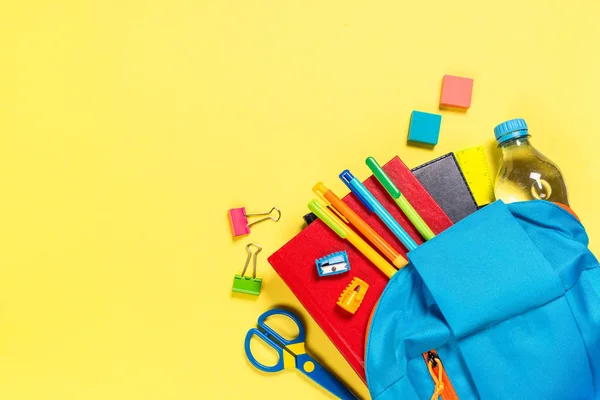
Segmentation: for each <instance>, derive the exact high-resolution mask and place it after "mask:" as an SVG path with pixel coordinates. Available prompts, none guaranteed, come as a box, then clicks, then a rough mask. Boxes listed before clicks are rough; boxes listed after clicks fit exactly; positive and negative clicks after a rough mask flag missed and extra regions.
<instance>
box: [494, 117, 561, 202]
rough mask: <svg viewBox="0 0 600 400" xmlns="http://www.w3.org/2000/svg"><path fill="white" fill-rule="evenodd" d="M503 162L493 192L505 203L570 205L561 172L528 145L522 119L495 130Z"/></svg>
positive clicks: (501, 125) (527, 135) (527, 137)
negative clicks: (536, 201)
mask: <svg viewBox="0 0 600 400" xmlns="http://www.w3.org/2000/svg"><path fill="white" fill-rule="evenodd" d="M494 133H495V134H496V140H497V141H498V147H500V149H501V150H502V161H501V162H500V167H499V169H498V175H497V177H496V184H495V187H494V191H495V194H496V198H498V199H501V200H502V201H504V202H505V203H512V202H515V201H524V200H535V199H537V200H548V201H553V202H556V203H561V204H564V205H566V206H568V205H569V199H568V196H567V186H566V185H565V181H564V179H563V176H562V174H561V172H560V169H559V168H558V166H556V164H554V163H553V162H552V161H550V159H548V158H547V157H546V156H544V155H543V154H542V153H540V152H539V151H538V150H536V149H534V148H533V146H532V145H531V143H530V142H529V128H528V127H527V124H526V123H525V120H523V119H521V118H518V119H513V120H510V121H506V122H504V123H502V124H500V125H498V126H497V127H496V128H495V129H494Z"/></svg>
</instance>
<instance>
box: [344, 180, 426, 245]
mask: <svg viewBox="0 0 600 400" xmlns="http://www.w3.org/2000/svg"><path fill="white" fill-rule="evenodd" d="M340 179H341V180H342V182H344V183H345V184H346V186H348V188H349V189H350V190H351V191H352V193H354V195H356V197H358V199H359V200H360V201H361V202H362V203H363V204H364V205H365V206H366V207H367V208H368V209H369V211H371V212H374V213H375V214H376V215H377V216H378V217H379V219H381V220H382V221H383V223H384V224H385V225H386V226H387V227H388V228H389V229H390V230H391V231H392V233H393V234H394V235H396V237H397V238H398V239H399V240H400V241H401V242H402V244H403V245H404V246H406V248H407V249H408V251H411V250H414V249H416V248H417V243H416V242H415V241H414V240H413V238H411V237H410V235H409V234H408V233H407V232H406V231H405V230H404V228H402V227H401V226H400V224H399V223H398V222H397V221H396V220H395V219H394V217H392V216H391V215H390V213H389V212H388V211H387V210H386V209H385V208H384V207H383V206H382V205H381V203H380V202H379V201H377V199H376V198H375V196H373V195H372V194H371V192H369V190H368V189H367V188H366V187H365V186H364V185H363V184H362V182H361V181H359V180H358V179H356V178H355V177H354V175H352V173H350V171H349V170H345V171H344V172H342V173H341V174H340Z"/></svg>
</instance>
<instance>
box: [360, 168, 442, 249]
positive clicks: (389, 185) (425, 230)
mask: <svg viewBox="0 0 600 400" xmlns="http://www.w3.org/2000/svg"><path fill="white" fill-rule="evenodd" d="M366 163H367V166H368V167H369V169H370V170H371V172H372V173H373V175H374V176H375V178H377V180H378V181H379V183H381V186H383V187H384V189H385V190H386V191H387V192H388V193H389V195H390V196H392V199H394V201H395V202H396V204H398V207H400V209H401V210H402V212H403V213H404V215H406V216H407V217H408V219H409V220H410V222H412V224H413V225H414V226H415V228H417V230H418V231H419V233H420V234H421V236H423V238H424V239H425V240H429V239H431V238H432V237H434V236H435V234H434V233H433V232H432V231H431V229H430V228H429V227H428V226H427V224H426V223H425V221H423V218H421V216H420V215H419V214H417V212H416V211H415V209H414V208H413V206H412V205H411V204H410V203H409V202H408V200H406V197H404V196H402V193H401V192H400V190H398V187H397V186H396V185H394V182H392V180H391V179H390V177H389V176H387V174H386V173H385V171H384V170H383V169H382V168H381V166H380V165H379V164H378V163H377V161H376V160H375V159H374V158H373V157H369V158H367V161H366Z"/></svg>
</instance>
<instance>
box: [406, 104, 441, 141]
mask: <svg viewBox="0 0 600 400" xmlns="http://www.w3.org/2000/svg"><path fill="white" fill-rule="evenodd" d="M441 125H442V116H441V115H439V114H430V113H426V112H422V111H413V112H412V115H411V117H410V128H409V129H408V141H409V142H413V143H421V144H425V145H429V146H435V145H436V144H437V142H438V138H439V136H440V127H441Z"/></svg>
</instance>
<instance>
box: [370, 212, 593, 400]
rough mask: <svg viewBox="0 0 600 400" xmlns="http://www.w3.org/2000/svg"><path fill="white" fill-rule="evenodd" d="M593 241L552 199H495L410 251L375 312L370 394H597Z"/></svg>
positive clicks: (511, 397)
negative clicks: (523, 200)
mask: <svg viewBox="0 0 600 400" xmlns="http://www.w3.org/2000/svg"><path fill="white" fill-rule="evenodd" d="M587 245H588V237H587V235H586V233H585V230H584V228H583V226H582V225H581V223H580V222H579V221H578V220H577V219H576V218H575V217H574V216H573V215H572V214H570V213H569V212H568V211H566V210H564V209H563V208H561V207H559V206H557V205H555V204H553V203H549V202H546V201H529V202H523V203H514V204H510V205H505V204H503V203H502V202H500V201H497V202H495V203H493V204H491V205H489V206H487V207H485V208H483V209H481V210H479V211H477V212H476V213H475V214H472V215H470V216H469V217H467V218H465V219H464V220H462V221H460V222H459V223H457V224H456V225H454V226H452V227H451V228H449V229H448V230H446V231H445V232H443V233H441V234H440V235H439V236H436V237H435V238H433V239H432V240H430V241H428V242H426V243H425V244H423V245H422V246H420V247H419V248H417V249H416V250H413V251H412V252H410V253H409V255H408V258H409V261H410V262H409V264H408V265H407V266H406V267H405V268H403V269H402V270H400V271H399V272H398V273H396V274H395V275H394V277H393V278H392V279H391V280H390V282H389V284H388V285H387V287H386V289H385V291H384V292H383V294H382V296H381V298H380V300H379V303H378V305H377V306H376V308H375V310H374V312H373V316H372V321H371V325H370V329H369V332H368V339H367V346H366V374H367V383H368V387H369V390H370V392H371V395H372V397H373V399H375V400H388V399H398V400H417V399H438V398H439V397H441V398H442V399H443V400H452V399H458V398H460V399H463V400H464V399H484V400H488V399H502V400H518V399H527V400H535V399H540V400H552V399H557V400H558V399H560V400H565V399H600V268H598V267H599V265H598V260H597V259H596V258H595V257H594V255H593V254H592V253H591V252H590V251H589V250H588V248H587Z"/></svg>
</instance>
